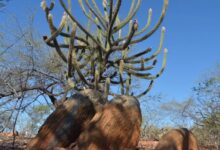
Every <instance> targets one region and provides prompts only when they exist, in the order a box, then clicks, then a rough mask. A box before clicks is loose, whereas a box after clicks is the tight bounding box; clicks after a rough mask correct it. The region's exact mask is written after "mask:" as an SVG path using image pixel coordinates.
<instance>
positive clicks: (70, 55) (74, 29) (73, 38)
mask: <svg viewBox="0 0 220 150" xmlns="http://www.w3.org/2000/svg"><path fill="white" fill-rule="evenodd" d="M75 35H76V25H75V24H74V25H73V27H72V31H71V38H70V48H69V53H68V72H67V77H68V78H71V77H72V70H73V65H72V64H73V63H72V60H73V58H72V56H73V51H74V40H75Z"/></svg>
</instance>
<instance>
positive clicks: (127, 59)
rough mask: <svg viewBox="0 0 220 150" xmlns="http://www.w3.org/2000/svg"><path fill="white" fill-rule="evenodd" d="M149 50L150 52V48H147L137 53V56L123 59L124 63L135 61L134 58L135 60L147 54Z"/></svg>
mask: <svg viewBox="0 0 220 150" xmlns="http://www.w3.org/2000/svg"><path fill="white" fill-rule="evenodd" d="M151 50H152V49H151V48H147V49H146V50H144V51H142V52H140V53H137V54H135V55H132V56H130V57H128V58H125V63H127V62H128V61H129V60H133V59H135V58H137V57H140V56H142V55H145V54H147V53H149V52H150V51H151Z"/></svg>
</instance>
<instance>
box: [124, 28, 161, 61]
mask: <svg viewBox="0 0 220 150" xmlns="http://www.w3.org/2000/svg"><path fill="white" fill-rule="evenodd" d="M164 34H165V27H162V29H161V34H160V43H159V47H158V49H157V51H155V52H154V53H153V54H152V55H151V56H150V57H148V58H145V59H144V61H145V62H147V61H150V60H153V59H154V58H155V57H157V56H158V55H159V53H160V52H161V50H162V47H163V42H164ZM126 62H128V63H132V64H137V63H141V60H131V61H130V60H126Z"/></svg>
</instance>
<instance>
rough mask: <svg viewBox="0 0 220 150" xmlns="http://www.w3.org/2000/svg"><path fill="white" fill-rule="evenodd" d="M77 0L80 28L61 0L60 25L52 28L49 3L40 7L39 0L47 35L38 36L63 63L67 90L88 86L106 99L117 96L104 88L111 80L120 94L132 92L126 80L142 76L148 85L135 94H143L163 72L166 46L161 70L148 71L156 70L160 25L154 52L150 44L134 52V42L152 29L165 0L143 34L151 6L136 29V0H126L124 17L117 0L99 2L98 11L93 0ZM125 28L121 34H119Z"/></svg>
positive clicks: (97, 3)
mask: <svg viewBox="0 0 220 150" xmlns="http://www.w3.org/2000/svg"><path fill="white" fill-rule="evenodd" d="M78 1H79V3H78V4H79V5H80V7H81V9H82V12H83V13H84V15H85V16H86V18H87V19H88V20H87V21H88V25H87V26H83V25H82V23H81V22H80V20H77V19H76V18H75V17H74V16H73V15H72V13H71V10H70V9H68V8H71V7H70V6H69V7H68V8H67V6H66V4H65V3H64V0H59V2H60V4H61V6H62V7H63V9H64V12H65V15H64V16H63V17H62V19H61V21H60V25H59V26H58V27H55V25H54V23H53V19H52V15H51V10H52V9H53V7H54V3H51V5H50V7H47V6H46V2H45V1H43V2H42V4H41V6H42V8H43V10H44V11H45V14H46V19H47V22H48V25H49V28H50V31H51V35H50V36H48V37H47V36H44V41H45V42H46V44H47V45H49V46H51V47H53V48H55V49H56V52H57V53H58V55H59V56H60V58H61V59H62V60H63V61H64V62H65V63H67V82H68V84H69V87H70V89H75V90H77V89H83V88H94V89H96V90H100V91H103V92H104V95H105V97H106V98H107V97H108V95H113V96H114V95H117V94H118V93H112V92H110V86H111V84H112V85H118V86H120V88H121V92H120V94H126V95H133V92H132V85H133V83H134V80H132V78H134V77H137V78H140V79H144V80H147V83H148V86H147V88H146V90H144V91H143V92H141V93H140V94H137V95H136V97H141V96H143V95H145V94H146V93H148V92H149V91H150V89H151V88H152V85H153V82H154V80H155V79H156V78H158V77H159V76H160V75H161V74H162V73H163V71H164V69H165V66H166V61H167V49H164V55H163V62H162V67H161V69H160V70H159V71H158V73H156V74H152V72H151V70H153V69H154V68H156V67H155V66H156V65H157V58H158V55H159V54H160V53H161V51H162V49H163V41H164V34H165V28H164V27H162V29H161V36H160V42H159V46H158V48H157V49H156V51H154V52H152V53H151V51H152V49H151V48H146V49H144V50H138V49H137V47H136V44H137V43H139V42H142V41H145V40H146V39H147V38H149V37H150V36H151V35H152V34H153V33H154V32H155V31H156V30H158V28H159V27H160V25H161V23H162V21H163V19H164V16H165V14H166V10H167V5H168V0H164V4H163V8H162V13H161V16H160V18H159V20H158V22H157V23H156V24H155V25H154V26H153V28H152V29H151V30H149V31H148V32H147V30H148V29H149V27H150V24H151V20H152V9H151V8H150V9H149V10H148V15H147V19H146V24H145V25H144V26H143V27H142V28H141V29H138V22H137V20H136V19H135V18H134V16H135V15H136V13H137V12H138V9H139V7H140V5H141V2H142V0H132V1H131V5H130V10H129V11H128V15H127V16H126V17H125V18H124V19H122V18H120V16H119V12H120V11H119V10H120V8H121V6H122V3H123V1H122V0H102V6H103V9H104V11H101V10H100V8H99V7H100V4H99V2H100V1H98V0H91V1H89V0H78ZM68 4H69V5H70V3H68ZM67 19H70V20H67ZM67 21H71V23H67ZM65 26H68V29H72V31H71V33H69V30H67V31H64V30H63V29H64V27H65ZM125 31H127V34H124V36H123V32H125ZM60 37H61V38H63V39H64V42H63V41H61V40H60ZM58 38H59V43H58V40H57V39H58ZM64 49H65V50H68V53H64V51H62V50H64ZM134 50H135V51H134ZM131 51H133V52H131Z"/></svg>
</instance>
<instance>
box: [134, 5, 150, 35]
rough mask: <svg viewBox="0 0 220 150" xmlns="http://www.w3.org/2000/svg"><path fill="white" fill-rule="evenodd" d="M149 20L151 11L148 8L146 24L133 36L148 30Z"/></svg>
mask: <svg viewBox="0 0 220 150" xmlns="http://www.w3.org/2000/svg"><path fill="white" fill-rule="evenodd" d="M151 19H152V9H151V8H150V9H149V10H148V18H147V23H146V25H145V26H144V27H143V28H142V29H141V30H140V31H138V32H136V33H135V36H137V35H140V34H142V33H144V32H145V31H146V30H147V29H148V28H149V26H150V24H151Z"/></svg>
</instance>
